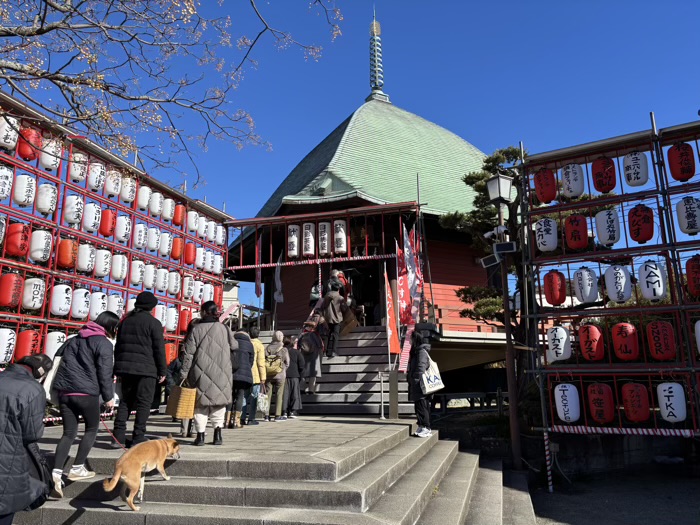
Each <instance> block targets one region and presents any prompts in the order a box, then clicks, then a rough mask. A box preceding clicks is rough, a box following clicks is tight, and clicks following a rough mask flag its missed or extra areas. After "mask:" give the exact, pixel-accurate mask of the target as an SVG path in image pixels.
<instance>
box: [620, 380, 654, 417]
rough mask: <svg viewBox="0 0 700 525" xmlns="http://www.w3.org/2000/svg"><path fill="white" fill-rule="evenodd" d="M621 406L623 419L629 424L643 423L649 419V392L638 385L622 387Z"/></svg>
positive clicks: (631, 384) (627, 384) (629, 384)
mask: <svg viewBox="0 0 700 525" xmlns="http://www.w3.org/2000/svg"><path fill="white" fill-rule="evenodd" d="M621 394H622V406H623V407H624V409H625V418H626V419H627V420H628V421H630V422H631V423H643V422H644V421H647V420H648V419H649V416H650V415H651V412H650V410H649V391H648V390H647V388H646V387H645V386H644V385H642V384H640V383H626V384H624V385H622V389H621Z"/></svg>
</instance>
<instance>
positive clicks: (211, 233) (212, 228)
mask: <svg viewBox="0 0 700 525" xmlns="http://www.w3.org/2000/svg"><path fill="white" fill-rule="evenodd" d="M207 240H208V241H209V242H214V241H215V240H216V223H215V222H214V221H208V222H207Z"/></svg>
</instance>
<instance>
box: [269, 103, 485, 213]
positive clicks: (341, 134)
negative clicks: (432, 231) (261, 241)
mask: <svg viewBox="0 0 700 525" xmlns="http://www.w3.org/2000/svg"><path fill="white" fill-rule="evenodd" d="M484 156H485V155H484V154H483V153H482V152H481V151H479V150H478V149H477V148H475V147H474V146H472V145H471V144H469V143H468V142H466V141H465V140H463V139H461V138H460V137H458V136H457V135H455V134H454V133H451V132H450V131H447V130H446V129H444V128H441V127H440V126H438V125H436V124H433V123H432V122H428V121H427V120H425V119H423V118H421V117H419V116H417V115H414V114H413V113H409V112H408V111H405V110H403V109H400V108H397V107H396V106H394V105H393V104H391V103H389V102H386V101H383V100H380V99H377V98H373V97H372V96H370V98H369V99H368V101H367V102H365V103H364V104H363V105H362V106H360V108H359V109H357V111H355V112H354V113H353V114H352V115H351V116H350V117H349V118H348V119H346V120H345V121H344V122H343V123H342V124H340V126H338V127H337V128H336V129H335V130H334V131H333V132H332V133H331V134H330V135H328V136H327V137H326V138H325V139H324V140H323V141H322V142H321V143H320V144H319V145H318V146H316V147H315V148H314V149H313V150H312V151H311V152H310V153H309V154H308V155H307V156H306V157H305V158H304V159H303V160H302V161H301V162H300V163H299V164H298V165H297V166H296V168H294V170H292V172H291V173H290V174H289V176H287V178H286V179H285V180H284V181H283V182H282V184H281V185H280V186H279V187H278V188H277V190H276V191H275V192H274V193H273V194H272V196H271V197H270V199H269V200H268V201H267V203H265V205H264V206H263V208H262V209H261V210H260V212H259V213H258V216H259V217H267V216H271V215H274V214H275V212H276V211H277V210H278V209H279V207H280V205H282V203H285V204H290V205H291V204H301V203H304V204H309V203H312V202H314V201H317V200H324V201H326V200H332V199H333V200H335V199H343V198H347V197H346V196H352V195H355V196H361V197H362V198H365V199H367V200H369V201H371V202H376V203H379V204H382V203H386V202H390V203H391V202H406V201H415V200H416V174H419V175H420V190H421V199H420V200H421V202H422V203H425V204H426V206H425V207H424V208H423V209H424V211H426V212H428V213H433V214H442V213H446V212H451V211H469V210H470V209H471V208H472V203H473V198H474V192H473V190H471V188H468V187H467V186H466V185H465V184H464V182H462V176H463V175H465V174H466V173H469V172H471V171H477V170H479V169H481V164H482V161H483V158H484Z"/></svg>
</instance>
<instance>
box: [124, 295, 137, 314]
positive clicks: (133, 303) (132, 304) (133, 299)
mask: <svg viewBox="0 0 700 525" xmlns="http://www.w3.org/2000/svg"><path fill="white" fill-rule="evenodd" d="M134 308H136V297H131V298H129V300H128V301H127V302H126V311H127V313H128V312H131V311H133V310H134Z"/></svg>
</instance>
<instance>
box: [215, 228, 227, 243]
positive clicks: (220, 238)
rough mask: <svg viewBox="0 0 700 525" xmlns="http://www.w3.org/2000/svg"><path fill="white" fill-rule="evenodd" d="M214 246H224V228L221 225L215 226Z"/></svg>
mask: <svg viewBox="0 0 700 525" xmlns="http://www.w3.org/2000/svg"><path fill="white" fill-rule="evenodd" d="M216 244H217V246H225V245H226V227H225V226H224V225H223V224H217V225H216Z"/></svg>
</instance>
